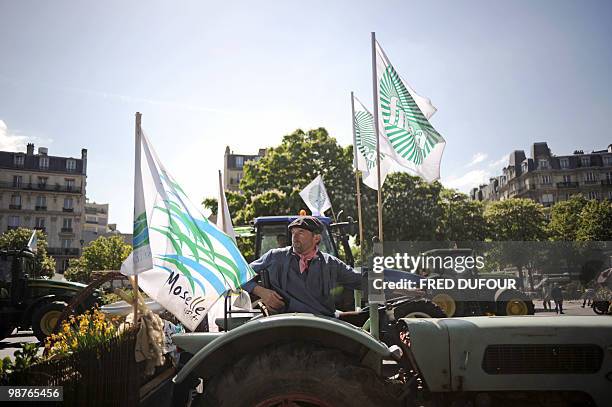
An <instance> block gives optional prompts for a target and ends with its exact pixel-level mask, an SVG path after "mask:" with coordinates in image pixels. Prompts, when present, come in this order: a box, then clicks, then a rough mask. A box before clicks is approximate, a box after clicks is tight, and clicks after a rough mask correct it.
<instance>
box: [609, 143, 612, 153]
mask: <svg viewBox="0 0 612 407" xmlns="http://www.w3.org/2000/svg"><path fill="white" fill-rule="evenodd" d="M608 153H612V144H610V145H609V146H608Z"/></svg>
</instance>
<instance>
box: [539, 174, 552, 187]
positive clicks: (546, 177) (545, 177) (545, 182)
mask: <svg viewBox="0 0 612 407" xmlns="http://www.w3.org/2000/svg"><path fill="white" fill-rule="evenodd" d="M541 181H542V184H543V185H550V184H551V182H550V175H542V178H541Z"/></svg>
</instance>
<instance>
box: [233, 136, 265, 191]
mask: <svg viewBox="0 0 612 407" xmlns="http://www.w3.org/2000/svg"><path fill="white" fill-rule="evenodd" d="M264 155H266V149H265V148H260V149H259V152H258V153H257V155H245V154H234V152H233V151H230V148H229V146H227V147H225V156H224V160H223V184H224V187H225V189H227V190H230V191H239V190H240V188H239V185H240V180H241V179H242V175H243V174H244V164H245V163H246V162H247V161H251V160H259V159H260V158H261V157H263V156H264Z"/></svg>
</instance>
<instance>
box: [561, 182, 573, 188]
mask: <svg viewBox="0 0 612 407" xmlns="http://www.w3.org/2000/svg"><path fill="white" fill-rule="evenodd" d="M557 188H578V183H577V182H557Z"/></svg>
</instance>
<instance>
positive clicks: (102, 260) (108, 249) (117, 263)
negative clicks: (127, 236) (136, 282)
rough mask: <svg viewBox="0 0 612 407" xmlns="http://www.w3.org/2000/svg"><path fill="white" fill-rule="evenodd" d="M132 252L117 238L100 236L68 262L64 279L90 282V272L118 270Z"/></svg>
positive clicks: (129, 246)
mask: <svg viewBox="0 0 612 407" xmlns="http://www.w3.org/2000/svg"><path fill="white" fill-rule="evenodd" d="M131 252H132V246H131V245H129V244H127V243H125V242H124V241H123V239H122V238H121V237H119V236H111V237H104V236H100V237H99V238H97V239H96V240H94V241H93V242H91V243H90V244H88V245H87V246H86V247H85V248H84V249H83V254H82V255H81V257H79V258H78V259H76V260H71V261H70V267H69V268H68V269H67V270H66V272H65V273H64V277H65V278H66V279H67V280H70V281H78V282H81V283H89V282H91V272H92V271H97V270H119V269H120V268H121V263H123V261H124V260H125V259H126V258H127V257H128V256H129V254H130V253H131Z"/></svg>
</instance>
